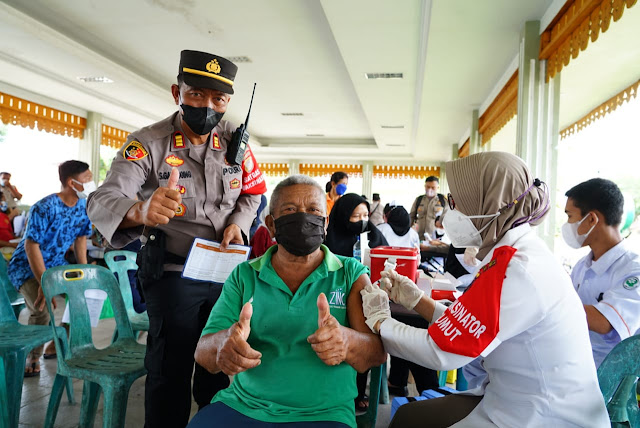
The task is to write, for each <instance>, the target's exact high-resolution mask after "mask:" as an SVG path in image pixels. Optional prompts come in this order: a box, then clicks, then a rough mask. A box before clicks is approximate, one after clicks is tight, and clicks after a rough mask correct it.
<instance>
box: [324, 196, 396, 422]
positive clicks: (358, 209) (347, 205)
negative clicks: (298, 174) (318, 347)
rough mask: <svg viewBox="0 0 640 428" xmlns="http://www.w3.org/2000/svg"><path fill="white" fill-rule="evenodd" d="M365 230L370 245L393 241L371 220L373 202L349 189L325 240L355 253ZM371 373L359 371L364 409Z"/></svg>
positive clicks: (335, 208)
mask: <svg viewBox="0 0 640 428" xmlns="http://www.w3.org/2000/svg"><path fill="white" fill-rule="evenodd" d="M362 233H366V234H367V236H368V238H369V248H375V247H378V246H380V245H389V244H388V243H387V240H386V239H385V238H384V236H382V233H380V231H379V230H378V228H377V227H376V226H374V225H373V224H371V223H369V203H368V202H367V201H366V200H365V199H364V198H363V197H362V196H360V195H356V194H355V193H347V194H346V195H344V196H342V197H341V198H340V199H338V201H337V202H336V203H335V205H334V206H333V209H332V210H331V215H330V216H329V228H328V229H327V239H326V241H325V244H326V245H327V247H329V249H330V250H331V252H332V253H334V254H339V255H341V256H346V257H353V256H354V254H353V246H354V244H355V243H356V241H357V240H358V237H359V236H360V234H362ZM363 250H364V249H363ZM367 374H368V373H363V374H358V380H357V383H358V397H357V398H356V400H355V407H356V410H358V411H360V412H361V411H366V410H367V408H368V407H369V397H367V395H366V394H365V389H366V387H367Z"/></svg>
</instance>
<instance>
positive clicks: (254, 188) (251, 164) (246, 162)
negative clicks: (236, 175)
mask: <svg viewBox="0 0 640 428" xmlns="http://www.w3.org/2000/svg"><path fill="white" fill-rule="evenodd" d="M266 191H267V183H265V181H264V174H263V173H262V171H260V167H259V166H258V162H257V161H256V158H255V156H253V152H252V151H251V147H249V145H248V144H247V149H246V150H245V152H244V159H243V160H242V192H240V194H241V195H244V194H249V195H261V194H263V193H264V192H266Z"/></svg>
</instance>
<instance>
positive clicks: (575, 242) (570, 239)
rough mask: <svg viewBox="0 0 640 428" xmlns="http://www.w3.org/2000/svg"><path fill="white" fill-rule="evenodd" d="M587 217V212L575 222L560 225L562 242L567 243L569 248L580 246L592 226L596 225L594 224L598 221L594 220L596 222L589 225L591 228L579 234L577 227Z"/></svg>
mask: <svg viewBox="0 0 640 428" xmlns="http://www.w3.org/2000/svg"><path fill="white" fill-rule="evenodd" d="M587 217H589V214H587V215H586V216H584V218H583V219H582V220H580V221H577V222H575V223H565V224H563V225H562V229H561V230H562V239H564V242H566V243H567V245H568V246H570V247H571V248H575V249H578V248H581V247H582V245H583V244H584V241H585V240H586V239H587V237H588V236H589V234H590V233H591V231H592V230H593V228H594V227H596V224H598V222H596V224H594V225H593V226H591V229H589V231H588V232H587V233H585V234H584V235H580V234H579V233H578V228H579V227H580V225H581V224H582V222H583V221H585V219H586V218H587Z"/></svg>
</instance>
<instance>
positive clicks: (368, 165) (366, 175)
mask: <svg viewBox="0 0 640 428" xmlns="http://www.w3.org/2000/svg"><path fill="white" fill-rule="evenodd" d="M362 194H363V195H365V196H366V197H367V198H368V199H369V200H371V198H372V197H373V162H371V161H367V162H362Z"/></svg>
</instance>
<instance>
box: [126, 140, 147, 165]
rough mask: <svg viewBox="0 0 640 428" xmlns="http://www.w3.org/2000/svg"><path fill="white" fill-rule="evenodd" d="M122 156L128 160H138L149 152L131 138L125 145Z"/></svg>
mask: <svg viewBox="0 0 640 428" xmlns="http://www.w3.org/2000/svg"><path fill="white" fill-rule="evenodd" d="M122 156H124V158H125V159H126V160H128V161H139V160H140V159H143V158H146V157H147V156H149V152H148V151H147V149H145V148H144V146H143V145H142V144H140V142H139V141H136V140H133V141H132V142H130V143H129V145H128V146H127V147H125V149H124V151H123V152H122Z"/></svg>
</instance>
